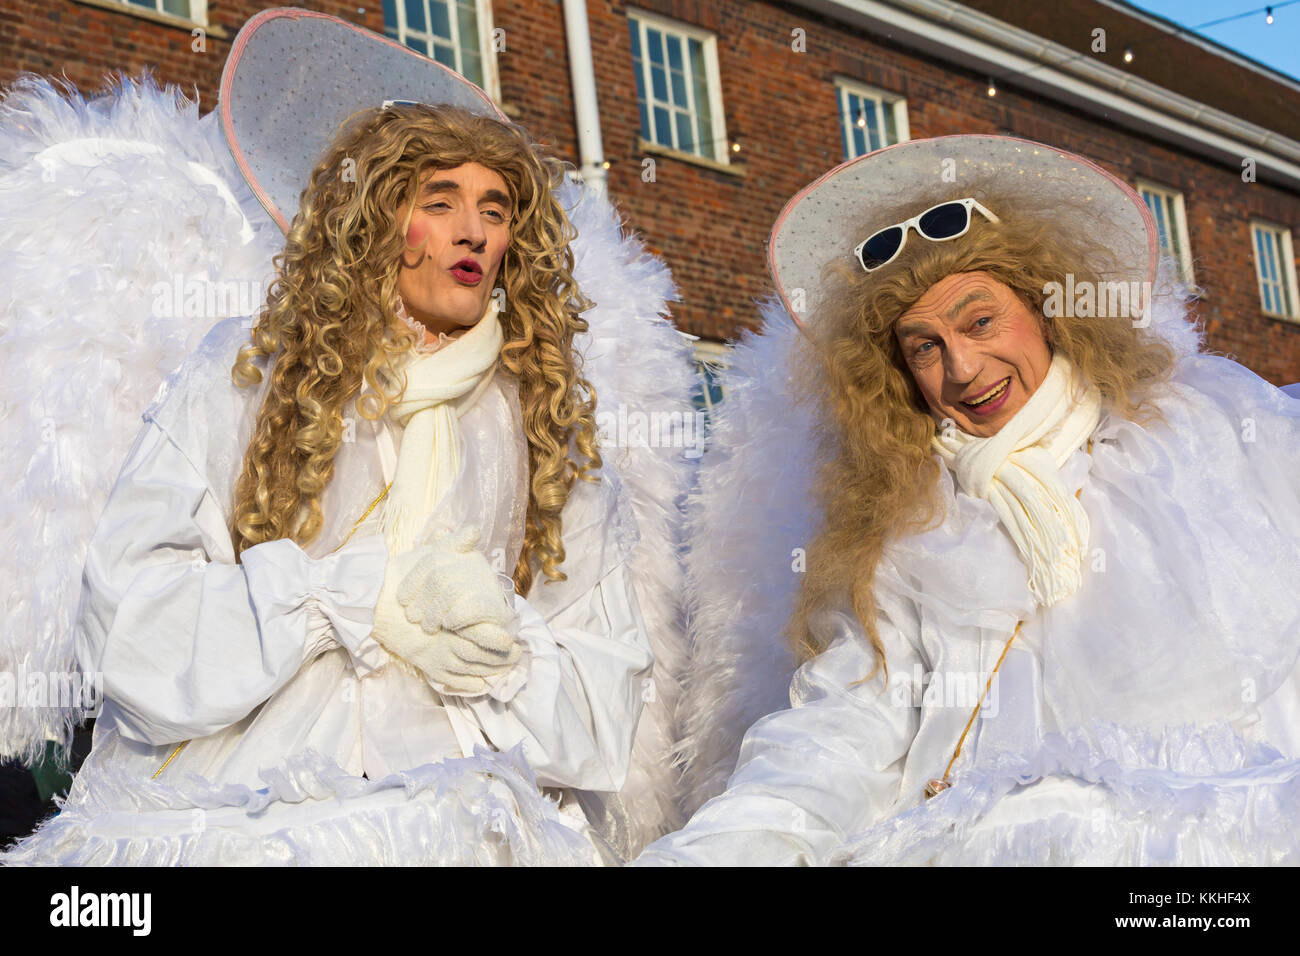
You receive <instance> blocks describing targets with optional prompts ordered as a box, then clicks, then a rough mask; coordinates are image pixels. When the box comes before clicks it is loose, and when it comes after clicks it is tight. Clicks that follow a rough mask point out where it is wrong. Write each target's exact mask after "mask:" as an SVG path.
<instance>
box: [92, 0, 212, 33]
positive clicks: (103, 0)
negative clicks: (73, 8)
mask: <svg viewBox="0 0 1300 956" xmlns="http://www.w3.org/2000/svg"><path fill="white" fill-rule="evenodd" d="M73 2H74V3H79V4H81V5H82V6H85V7H95V8H97V9H99V10H111V11H112V12H113V13H125V14H126V15H127V16H130V17H138V18H139V19H141V20H148V21H149V22H150V23H157V24H160V25H162V26H165V27H175V28H176V29H178V30H184V31H185V32H186V33H193V32H194V31H195V30H202V31H203V33H204V35H205V36H208V37H211V38H212V39H214V40H229V39H230V32H229V31H228V30H226V29H224V28H223V27H219V26H209V25H208V24H206V23H199V22H197V21H195V20H186V19H185V18H184V17H174V16H172V15H171V14H170V13H161V12H159V11H157V10H146V9H145V8H144V7H137V6H133V5H132V4H129V3H122V2H121V0H73Z"/></svg>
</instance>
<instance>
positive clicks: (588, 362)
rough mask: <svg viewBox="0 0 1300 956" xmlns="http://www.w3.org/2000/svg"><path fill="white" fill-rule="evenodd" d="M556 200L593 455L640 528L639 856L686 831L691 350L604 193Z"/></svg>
mask: <svg viewBox="0 0 1300 956" xmlns="http://www.w3.org/2000/svg"><path fill="white" fill-rule="evenodd" d="M562 199H563V202H564V205H565V207H566V209H567V210H568V212H569V217H570V220H571V221H572V222H573V225H574V226H575V227H576V228H577V230H578V239H577V240H576V241H575V242H574V243H573V251H574V258H575V262H574V270H575V277H576V278H577V280H578V284H579V286H580V287H581V288H582V291H583V293H584V294H586V295H587V296H588V297H589V298H591V299H592V300H593V301H594V302H595V303H596V305H595V307H594V308H593V309H591V310H589V311H588V312H586V313H584V314H583V317H584V318H585V319H586V320H587V322H588V324H589V326H590V332H589V334H587V335H586V336H584V337H583V339H584V340H583V341H582V342H580V343H579V346H578V348H579V351H581V352H582V353H583V354H584V365H583V369H584V371H583V374H584V375H585V376H586V378H587V379H588V381H590V382H591V384H592V385H593V386H594V388H595V389H596V396H597V415H598V419H599V421H598V424H601V425H602V432H603V436H602V446H601V454H602V456H603V458H604V460H605V462H606V463H607V464H609V465H612V466H613V468H614V469H615V470H616V471H617V472H618V474H619V476H620V478H621V479H622V482H623V484H624V485H625V487H626V488H627V489H628V491H629V493H630V498H631V504H632V510H633V512H634V513H635V515H636V520H637V527H638V528H639V530H640V536H641V540H640V543H639V545H638V546H637V548H636V551H635V552H634V554H633V557H632V561H631V563H632V574H633V579H634V581H635V582H636V591H637V600H638V603H639V604H640V608H641V612H642V615H643V616H644V618H645V621H646V627H647V629H648V631H649V636H650V642H651V645H652V647H653V650H654V654H655V671H654V685H653V687H648V688H647V693H646V694H645V695H644V696H645V709H644V711H643V713H642V717H641V723H640V725H639V726H638V728H637V735H636V742H635V746H634V749H633V753H632V769H631V771H630V772H629V775H628V780H627V783H626V785H625V786H624V788H623V790H622V792H621V794H620V798H621V803H622V807H623V809H624V811H625V813H624V814H622V815H620V814H618V813H617V811H613V814H612V815H615V816H622V817H623V823H624V824H625V825H626V826H627V828H628V832H624V833H620V834H619V836H620V841H619V842H621V843H622V844H623V845H622V846H621V847H620V849H621V850H622V851H623V852H626V853H629V855H635V853H637V852H639V851H640V849H641V848H642V847H643V846H644V845H645V844H646V843H648V842H650V841H652V840H653V839H655V838H657V837H658V836H661V835H662V834H664V833H667V832H669V831H671V830H674V829H677V828H678V827H679V826H680V825H681V822H682V818H681V816H680V814H679V812H678V808H677V805H676V801H675V795H676V792H677V787H678V774H677V771H676V769H675V768H674V767H673V765H672V760H671V755H672V747H673V742H674V739H675V737H676V723H675V716H674V715H675V710H676V707H677V702H678V698H679V696H680V686H681V677H682V673H683V670H684V667H685V663H686V656H687V649H686V641H685V636H684V633H683V621H682V614H681V610H680V609H681V599H682V592H683V586H684V582H683V575H682V566H681V554H680V552H681V517H680V515H681V511H680V509H681V503H682V499H683V498H684V496H685V494H686V492H687V490H688V487H689V483H690V481H691V480H692V475H693V472H694V470H695V465H694V462H695V461H696V460H698V453H699V449H700V445H699V438H700V436H699V434H698V431H697V429H696V427H695V425H696V418H695V416H694V409H693V406H692V404H691V391H692V387H693V384H694V372H693V371H692V366H691V346H690V342H689V341H688V340H687V339H686V337H685V336H683V335H681V334H680V333H679V332H677V331H676V330H675V329H674V328H673V326H672V324H671V323H670V322H669V321H668V319H667V314H668V301H669V300H671V299H675V298H676V297H677V296H676V290H675V287H674V285H673V281H672V276H671V275H670V274H669V271H668V268H667V266H665V265H664V263H663V262H662V261H661V260H659V259H657V258H655V257H654V256H651V255H650V254H648V253H647V252H646V251H645V249H644V247H643V246H642V244H641V243H640V241H638V240H637V239H636V238H634V237H632V236H630V235H627V234H625V232H624V230H623V228H622V225H621V223H620V221H619V218H618V215H617V214H616V212H615V210H614V209H613V207H612V206H611V205H610V204H609V202H608V201H607V200H606V199H605V198H604V197H603V196H601V195H599V194H597V193H595V192H594V191H592V190H590V189H588V188H586V187H581V186H577V185H574V184H569V186H568V187H566V190H565V192H564V193H563V196H562ZM629 423H630V424H629ZM643 440H644V441H643ZM611 826H615V827H616V826H617V825H616V824H615V823H614V822H612V821H611Z"/></svg>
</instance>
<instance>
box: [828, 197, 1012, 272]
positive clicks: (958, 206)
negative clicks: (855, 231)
mask: <svg viewBox="0 0 1300 956" xmlns="http://www.w3.org/2000/svg"><path fill="white" fill-rule="evenodd" d="M972 208H973V209H975V210H977V211H978V212H979V213H980V215H982V216H983V217H984V218H985V219H987V220H988V221H989V222H998V221H999V220H998V217H997V216H995V215H993V213H991V212H989V210H988V209H986V208H985V207H984V206H982V205H980V203H979V201H978V200H975V199H954V200H952V201H951V202H941V203H939V205H937V206H931V207H930V208H929V209H927V210H926V211H925V212H923V213H921V214H920V215H919V216H913V217H912V218H911V219H909V220H907V221H906V222H900V223H898V224H896V225H893V226H889V227H887V228H885V229H881V230H880V231H879V232H876V233H873V234H872V235H870V236H868V237H867V238H866V239H864V240H862V241H861V242H859V243H858V245H857V247H856V248H855V249H854V250H853V255H854V258H856V259H857V260H858V261H859V262H861V263H862V268H864V269H866V270H867V271H868V272H874V271H876V270H877V269H879V268H880V267H881V266H885V265H888V264H889V263H891V262H893V261H894V259H896V258H897V257H898V254H899V253H900V252H902V251H903V244H904V243H905V242H906V241H907V230H909V229H915V230H916V231H917V232H918V233H920V234H921V236H922V237H923V238H926V239H929V240H930V241H931V242H943V241H945V240H947V239H956V238H957V237H958V236H964V235H966V232H967V230H969V229H970V211H971V209H972Z"/></svg>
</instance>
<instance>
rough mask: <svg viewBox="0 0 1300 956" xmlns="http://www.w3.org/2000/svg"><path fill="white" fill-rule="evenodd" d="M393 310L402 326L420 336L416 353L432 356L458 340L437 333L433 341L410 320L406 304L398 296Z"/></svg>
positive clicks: (427, 332) (427, 331)
mask: <svg viewBox="0 0 1300 956" xmlns="http://www.w3.org/2000/svg"><path fill="white" fill-rule="evenodd" d="M395 310H396V312H397V317H398V318H399V319H401V320H402V322H403V324H404V325H405V326H406V327H407V328H408V329H410V330H411V331H412V332H414V333H415V334H416V335H418V336H420V341H419V344H417V345H416V346H415V351H417V352H420V353H422V354H432V353H433V352H436V351H438V350H439V349H440V348H442V347H443V346H445V345H446V344H447V343H448V342H454V341H456V339H457V338H458V336H453V335H448V334H447V333H446V332H439V333H438V337H437V339H435V338H434V337H433V333H432V332H430V331H429V330H428V329H426V328H425V327H424V326H423V325H421V324H420V323H419V322H417V321H415V319H413V318H411V316H410V313H408V312H407V311H406V303H405V302H403V301H402V297H401V296H400V295H399V296H398V297H397V303H396V307H395Z"/></svg>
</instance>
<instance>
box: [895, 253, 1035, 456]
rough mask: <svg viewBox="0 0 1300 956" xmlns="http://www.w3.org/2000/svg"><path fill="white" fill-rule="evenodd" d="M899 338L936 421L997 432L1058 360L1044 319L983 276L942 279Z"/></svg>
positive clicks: (907, 315)
mask: <svg viewBox="0 0 1300 956" xmlns="http://www.w3.org/2000/svg"><path fill="white" fill-rule="evenodd" d="M894 334H895V335H896V336H897V337H898V342H899V344H900V345H901V346H902V350H903V358H904V360H905V361H906V362H907V366H908V368H909V369H910V370H911V372H912V378H913V379H914V380H915V381H916V384H917V387H918V388H919V389H920V390H921V394H922V395H923V396H924V397H925V401H926V404H928V405H929V406H930V411H931V412H933V414H934V416H935V418H937V419H939V420H940V421H942V420H943V419H945V418H951V419H952V420H953V421H955V422H956V423H957V427H958V428H960V429H961V430H962V431H964V432H966V433H967V434H970V435H976V436H978V437H980V438H987V437H989V436H990V435H996V434H997V433H998V431H999V430H1000V429H1001V428H1002V426H1003V425H1005V424H1006V423H1007V422H1008V421H1010V419H1011V417H1012V416H1013V415H1015V414H1016V412H1018V411H1020V409H1021V408H1023V407H1024V405H1025V402H1027V401H1028V400H1029V396H1030V395H1032V394H1033V393H1034V391H1035V390H1036V389H1037V388H1038V386H1039V385H1040V384H1042V381H1043V379H1044V378H1045V377H1046V376H1047V370H1048V368H1049V367H1050V366H1051V363H1052V353H1051V350H1050V349H1049V348H1048V345H1047V340H1046V339H1045V338H1044V337H1043V330H1042V322H1041V320H1040V319H1039V318H1038V317H1037V316H1035V315H1034V314H1033V313H1032V312H1031V311H1030V309H1029V308H1028V307H1027V306H1026V305H1025V303H1024V302H1023V301H1022V300H1021V299H1020V297H1019V296H1018V295H1016V293H1015V292H1014V291H1012V290H1011V289H1010V288H1009V287H1008V286H1006V285H1004V284H1003V283H1001V282H999V281H998V280H997V279H995V278H993V277H992V276H991V275H988V274H987V273H984V272H959V273H956V274H954V275H950V276H948V277H946V278H944V279H941V280H940V281H939V282H936V283H935V284H934V285H932V286H931V287H930V288H929V289H927V290H926V292H925V294H924V295H923V296H921V298H920V299H919V300H917V302H916V304H915V305H913V306H912V307H911V308H910V309H908V310H907V311H906V312H904V313H903V314H902V316H900V317H899V320H898V323H897V324H896V325H895V327H894Z"/></svg>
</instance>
